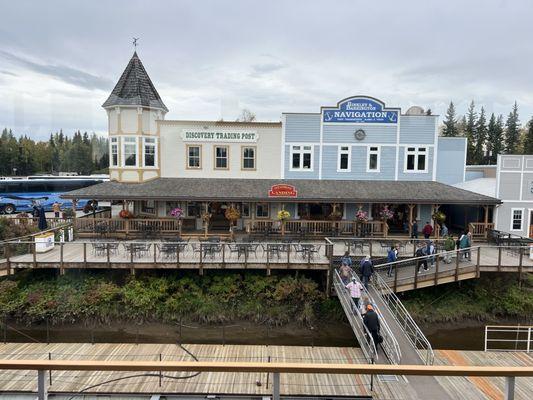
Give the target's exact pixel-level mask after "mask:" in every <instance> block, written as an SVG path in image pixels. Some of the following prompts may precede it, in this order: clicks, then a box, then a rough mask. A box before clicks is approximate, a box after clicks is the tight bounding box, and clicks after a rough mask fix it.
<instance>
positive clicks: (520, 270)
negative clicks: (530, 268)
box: [518, 247, 524, 282]
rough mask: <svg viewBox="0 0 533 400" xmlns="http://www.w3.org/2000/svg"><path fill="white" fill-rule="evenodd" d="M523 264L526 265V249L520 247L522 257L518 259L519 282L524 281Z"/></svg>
mask: <svg viewBox="0 0 533 400" xmlns="http://www.w3.org/2000/svg"><path fill="white" fill-rule="evenodd" d="M523 263H524V248H523V247H520V255H519V257H518V282H520V281H521V280H522V267H523Z"/></svg>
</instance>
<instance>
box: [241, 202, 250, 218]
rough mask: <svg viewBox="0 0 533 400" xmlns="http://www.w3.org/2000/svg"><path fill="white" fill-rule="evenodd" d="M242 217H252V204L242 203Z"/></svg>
mask: <svg viewBox="0 0 533 400" xmlns="http://www.w3.org/2000/svg"><path fill="white" fill-rule="evenodd" d="M240 211H241V217H243V218H249V217H250V203H241V210H240Z"/></svg>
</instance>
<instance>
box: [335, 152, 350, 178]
mask: <svg viewBox="0 0 533 400" xmlns="http://www.w3.org/2000/svg"><path fill="white" fill-rule="evenodd" d="M350 150H351V149H350V146H339V159H338V161H337V172H350V171H351V169H352V168H351V167H352V162H351V159H352V157H351V151H350Z"/></svg>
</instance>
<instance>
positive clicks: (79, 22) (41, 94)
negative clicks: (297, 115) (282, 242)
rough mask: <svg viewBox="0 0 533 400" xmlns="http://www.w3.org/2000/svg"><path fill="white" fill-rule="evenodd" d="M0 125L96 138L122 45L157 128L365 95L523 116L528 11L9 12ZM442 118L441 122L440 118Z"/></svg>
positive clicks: (384, 4)
mask: <svg viewBox="0 0 533 400" xmlns="http://www.w3.org/2000/svg"><path fill="white" fill-rule="evenodd" d="M1 15H2V19H1V20H2V23H1V24H0V127H4V126H6V127H10V128H12V129H13V130H14V131H15V132H16V133H17V134H29V135H31V136H33V137H45V136H47V135H49V133H50V132H52V131H56V130H59V129H60V128H62V129H63V131H64V132H66V133H71V132H72V131H74V130H77V129H80V130H82V131H85V130H87V131H95V132H102V133H103V132H105V130H106V128H107V121H106V114H105V112H104V110H103V109H102V108H101V107H100V106H101V104H102V103H103V102H104V101H105V99H106V98H107V96H108V95H109V93H110V92H111V90H112V89H113V87H114V85H115V83H116V81H117V80H118V78H119V77H120V74H121V73H122V71H123V70H124V68H125V66H126V64H127V63H128V61H129V59H130V57H131V55H132V53H133V47H132V44H131V40H132V37H133V36H135V37H140V38H141V39H140V40H139V47H138V54H139V56H140V58H141V60H142V61H143V64H144V66H145V68H146V69H147V71H148V73H149V75H150V77H151V78H152V81H153V82H154V84H155V86H156V88H157V90H158V91H159V94H160V95H161V97H162V98H163V101H164V102H165V104H166V105H167V107H168V108H169V109H170V112H169V114H167V119H219V118H221V117H223V118H224V119H235V118H236V116H237V114H238V110H239V109H241V108H248V109H250V110H252V111H253V112H255V113H256V114H257V117H258V119H259V120H266V121H270V120H279V119H280V115H281V113H282V112H317V111H319V108H320V106H322V105H334V104H335V103H336V102H337V101H338V100H340V99H342V98H345V97H348V96H351V95H356V94H367V95H370V96H373V97H377V98H379V99H381V100H383V101H384V102H385V103H386V104H387V105H389V106H394V107H396V106H399V107H401V108H402V109H403V111H405V110H406V109H407V108H408V107H409V106H411V105H420V106H423V107H424V108H428V107H429V108H431V109H432V110H433V112H434V113H438V114H441V115H443V114H444V112H445V110H446V107H447V104H448V103H449V102H450V100H453V101H454V102H455V103H456V105H457V108H458V111H459V112H460V113H463V112H464V111H465V110H466V107H467V103H468V102H469V101H470V100H472V99H473V100H474V101H475V102H476V103H477V104H480V105H483V106H485V108H486V109H487V111H489V112H492V111H494V112H497V113H504V114H505V115H506V114H507V113H508V112H509V110H510V108H511V106H512V104H513V102H514V101H515V100H516V101H517V102H518V105H519V112H520V119H521V122H522V123H525V122H526V121H527V120H528V119H530V118H531V117H532V116H533V22H532V21H533V19H532V18H531V17H532V16H533V1H531V0H523V1H522V0H512V1H507V0H494V1H491V0H485V1H481V0H480V1H464V0H462V1H455V0H454V1H451V0H448V1H438V2H437V1H428V0H420V1H409V0H405V1H393V0H391V1H385V0H382V1H370V0H366V1H355V0H351V1H328V2H326V1H310V0H305V1H271V0H269V1H251V0H249V1H244V0H243V1H220V0H219V1H154V0H150V1H131V0H130V1H105V2H104V1H96V0H93V1H85V2H77V1H33V2H30V1H9V2H7V1H6V2H3V3H2V13H1ZM441 120H442V118H441Z"/></svg>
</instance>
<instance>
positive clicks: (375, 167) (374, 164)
mask: <svg viewBox="0 0 533 400" xmlns="http://www.w3.org/2000/svg"><path fill="white" fill-rule="evenodd" d="M366 153H367V156H366V172H379V168H380V161H381V149H380V147H379V146H368V148H367V152H366Z"/></svg>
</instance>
